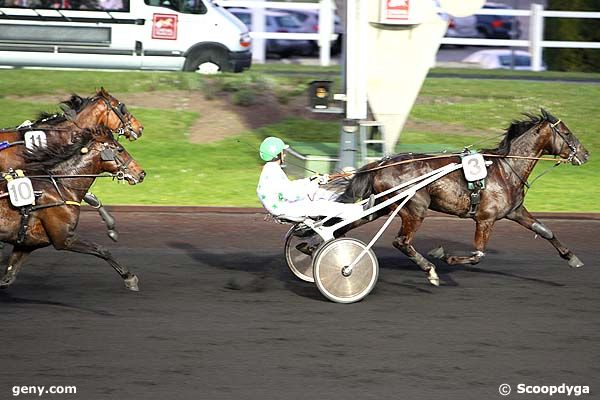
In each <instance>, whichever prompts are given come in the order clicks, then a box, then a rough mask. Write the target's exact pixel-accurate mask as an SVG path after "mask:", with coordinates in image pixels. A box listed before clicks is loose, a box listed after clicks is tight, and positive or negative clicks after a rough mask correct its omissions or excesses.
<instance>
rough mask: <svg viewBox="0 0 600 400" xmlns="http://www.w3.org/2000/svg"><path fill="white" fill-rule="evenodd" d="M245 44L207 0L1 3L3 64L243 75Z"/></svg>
mask: <svg viewBox="0 0 600 400" xmlns="http://www.w3.org/2000/svg"><path fill="white" fill-rule="evenodd" d="M250 45H251V39H250V35H249V34H248V29H247V28H246V26H245V25H244V24H243V23H242V22H240V21H239V20H238V19H237V18H236V17H234V16H233V15H232V14H231V13H229V12H228V11H227V10H225V9H223V8H222V7H220V6H218V5H216V4H214V3H213V2H212V0H0V65H10V66H40V67H74V68H115V69H159V70H184V71H200V72H214V71H216V70H221V71H234V72H241V71H243V70H244V69H245V68H249V67H250V64H251V60H252V54H251V51H250V47H251V46H250Z"/></svg>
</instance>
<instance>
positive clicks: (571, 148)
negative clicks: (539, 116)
mask: <svg viewBox="0 0 600 400" xmlns="http://www.w3.org/2000/svg"><path fill="white" fill-rule="evenodd" d="M561 122H562V120H560V119H559V120H557V121H556V122H554V123H551V124H550V128H551V129H552V132H553V133H554V134H556V135H558V137H560V138H561V139H562V140H563V142H564V143H563V144H561V147H560V151H559V153H562V149H563V147H564V145H565V144H566V145H567V146H568V147H569V151H570V153H569V155H568V156H567V158H566V161H565V162H573V160H574V159H577V147H576V146H575V145H574V144H573V143H571V142H569V141H568V140H567V138H566V137H565V135H563V134H562V133H561V132H560V130H559V129H558V128H557V126H558V125H559V124H560V123H561Z"/></svg>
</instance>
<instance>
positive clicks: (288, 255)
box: [285, 224, 323, 282]
mask: <svg viewBox="0 0 600 400" xmlns="http://www.w3.org/2000/svg"><path fill="white" fill-rule="evenodd" d="M306 229H307V228H306V227H305V226H304V225H301V224H296V225H294V226H293V227H292V228H291V229H290V230H289V231H288V233H287V234H286V236H285V261H286V262H287V265H288V267H289V268H290V271H292V273H293V274H294V275H296V276H297V277H298V278H300V279H302V280H303V281H306V282H314V281H315V279H314V278H313V271H312V255H311V254H314V253H316V248H317V247H318V246H320V245H321V243H323V240H322V239H321V237H320V236H319V235H317V234H316V233H314V232H313V231H312V230H310V231H309V232H306V231H305V230H306ZM307 253H310V254H307Z"/></svg>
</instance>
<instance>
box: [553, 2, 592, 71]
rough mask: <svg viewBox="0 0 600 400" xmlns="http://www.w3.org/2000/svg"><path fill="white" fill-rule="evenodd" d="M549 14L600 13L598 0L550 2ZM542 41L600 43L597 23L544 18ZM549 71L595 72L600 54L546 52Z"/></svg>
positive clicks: (569, 51) (582, 51) (581, 51)
mask: <svg viewBox="0 0 600 400" xmlns="http://www.w3.org/2000/svg"><path fill="white" fill-rule="evenodd" d="M548 9H550V10H569V11H600V2H599V1H598V0H549V1H548ZM544 22H545V33H544V39H545V40H567V41H590V42H600V21H598V20H597V19H573V18H546V19H545V21H544ZM544 53H545V57H544V58H545V60H546V64H548V68H549V69H551V70H556V71H582V72H598V71H599V68H600V51H598V50H597V49H545V50H544Z"/></svg>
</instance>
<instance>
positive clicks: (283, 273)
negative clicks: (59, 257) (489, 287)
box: [166, 239, 564, 302]
mask: <svg viewBox="0 0 600 400" xmlns="http://www.w3.org/2000/svg"><path fill="white" fill-rule="evenodd" d="M436 241H437V239H436ZM444 244H445V245H449V247H451V248H461V247H462V248H464V247H465V246H466V245H465V244H464V243H462V242H447V241H444ZM166 245H167V246H169V247H170V248H174V249H177V250H180V251H182V252H184V253H185V254H186V255H187V256H188V257H190V258H191V259H192V260H194V261H195V262H198V263H200V264H203V265H206V266H209V267H211V268H216V269H221V270H231V271H240V272H246V273H249V274H250V275H251V276H252V277H251V278H250V279H249V280H240V279H239V278H237V277H231V278H230V279H229V280H228V281H227V282H226V283H225V284H224V285H223V290H236V291H243V292H264V291H267V290H269V289H271V288H275V287H277V288H284V289H286V290H288V291H290V292H292V293H294V294H296V295H297V296H300V297H304V298H310V299H313V300H318V301H326V302H327V300H325V299H324V297H323V296H322V295H321V294H320V293H319V291H318V289H317V288H316V287H315V285H314V284H313V283H310V282H304V281H301V280H299V279H297V278H296V277H295V276H294V275H293V274H292V273H291V271H289V269H288V268H287V266H286V262H285V258H284V256H283V252H282V253H281V254H280V255H277V256H275V257H274V256H273V254H272V253H260V252H253V251H240V252H235V253H231V252H228V253H227V254H226V255H224V254H222V253H215V252H210V251H206V250H204V249H201V248H199V247H198V246H196V245H195V244H192V243H189V242H182V241H177V242H168V243H166ZM421 246H422V247H423V248H427V247H425V246H423V245H421ZM390 247H391V246H390ZM374 251H375V253H376V254H378V260H379V266H380V269H383V270H386V271H387V270H389V271H392V270H393V271H395V272H400V273H402V272H403V271H405V272H407V274H410V275H411V276H410V277H408V278H403V280H402V281H396V280H394V279H388V278H382V277H381V276H380V278H379V284H378V285H377V287H380V286H381V287H380V289H382V290H384V291H385V290H388V289H391V288H401V289H405V290H409V291H411V292H414V293H420V294H435V293H436V290H435V289H434V288H432V287H431V286H430V284H429V283H428V282H427V280H426V279H425V277H424V276H423V279H422V281H421V280H415V279H414V273H415V272H419V273H421V272H422V271H421V270H420V269H419V267H418V266H416V265H415V264H414V263H412V262H411V261H410V260H409V259H408V258H406V257H405V256H404V255H403V254H401V253H400V252H398V251H397V250H395V249H394V248H391V249H390V248H388V247H387V246H385V245H381V246H376V247H375V248H374ZM494 253H497V251H495V250H493V249H491V250H490V251H489V254H494ZM429 259H430V261H432V262H433V263H434V265H436V269H437V271H438V274H439V275H440V278H441V280H442V285H443V286H444V287H459V286H460V283H459V281H457V280H456V279H454V278H453V274H454V273H456V272H457V271H460V272H467V273H476V274H489V275H495V276H501V277H506V278H512V279H518V280H523V281H527V282H533V283H537V284H542V285H548V286H554V287H561V286H564V285H563V284H560V283H557V282H553V281H549V280H544V279H539V278H532V277H528V276H524V275H520V274H515V273H512V272H505V271H497V270H492V269H483V268H479V267H473V266H450V265H447V264H445V263H444V262H443V261H441V260H437V259H431V258H429ZM492 268H493V266H492ZM386 275H387V274H386ZM404 276H406V275H404ZM377 287H376V288H375V291H377V290H378V289H377Z"/></svg>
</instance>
